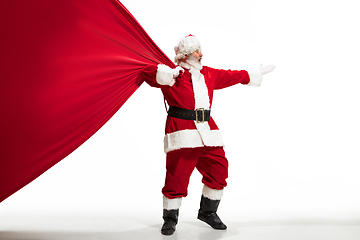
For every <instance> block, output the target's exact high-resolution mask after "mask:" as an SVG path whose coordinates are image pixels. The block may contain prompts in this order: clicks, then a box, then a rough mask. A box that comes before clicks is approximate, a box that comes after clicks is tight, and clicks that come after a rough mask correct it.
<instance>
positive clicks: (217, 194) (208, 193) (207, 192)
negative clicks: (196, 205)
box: [202, 185, 224, 200]
mask: <svg viewBox="0 0 360 240" xmlns="http://www.w3.org/2000/svg"><path fill="white" fill-rule="evenodd" d="M223 193H224V190H223V189H221V190H216V189H211V188H209V187H208V186H206V185H204V188H203V191H202V194H203V195H204V197H207V198H209V199H211V200H221V198H222V196H223Z"/></svg>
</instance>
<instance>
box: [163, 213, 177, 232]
mask: <svg viewBox="0 0 360 240" xmlns="http://www.w3.org/2000/svg"><path fill="white" fill-rule="evenodd" d="M178 217H179V209H173V210H166V209H164V210H163V219H164V224H163V226H162V228H161V233H162V234H164V235H172V234H173V233H174V232H175V229H176V224H177V223H178Z"/></svg>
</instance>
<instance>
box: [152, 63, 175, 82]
mask: <svg viewBox="0 0 360 240" xmlns="http://www.w3.org/2000/svg"><path fill="white" fill-rule="evenodd" d="M156 82H157V83H158V84H160V85H169V86H173V85H174V83H175V79H174V69H172V68H171V67H169V66H166V65H164V64H159V65H158V66H157V71H156Z"/></svg>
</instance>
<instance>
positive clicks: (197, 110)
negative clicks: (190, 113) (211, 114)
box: [195, 108, 205, 123]
mask: <svg viewBox="0 0 360 240" xmlns="http://www.w3.org/2000/svg"><path fill="white" fill-rule="evenodd" d="M199 111H200V112H202V120H199V118H198V112H199ZM195 118H196V123H203V122H205V109H204V108H198V109H196V110H195Z"/></svg>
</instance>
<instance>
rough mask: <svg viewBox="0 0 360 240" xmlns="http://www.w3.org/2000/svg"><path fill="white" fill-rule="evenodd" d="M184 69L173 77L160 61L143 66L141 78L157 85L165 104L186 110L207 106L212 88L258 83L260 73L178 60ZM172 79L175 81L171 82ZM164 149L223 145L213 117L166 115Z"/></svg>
mask: <svg viewBox="0 0 360 240" xmlns="http://www.w3.org/2000/svg"><path fill="white" fill-rule="evenodd" d="M180 66H181V67H182V68H183V69H184V72H183V73H182V74H181V75H180V76H179V77H178V78H176V79H173V71H172V70H171V69H170V68H169V67H167V66H165V65H162V64H159V65H157V66H148V67H147V68H145V69H144V70H143V74H142V75H143V77H144V80H145V81H146V82H147V83H148V84H149V85H150V86H152V87H158V88H161V90H162V93H163V95H164V97H165V100H166V101H167V103H168V104H169V106H174V107H180V108H185V109H190V110H195V109H198V108H204V109H210V108H211V105H212V100H213V92H214V90H215V89H222V88H226V87H229V86H232V85H235V84H238V83H241V84H248V85H254V86H259V85H260V84H261V77H262V75H261V73H260V72H259V71H254V72H252V73H250V72H248V71H245V70H241V71H234V70H219V69H214V68H210V67H206V66H203V67H202V68H201V70H200V69H196V68H193V67H191V66H190V65H189V64H187V63H183V62H181V63H180ZM174 80H175V83H174ZM165 134H166V135H165V138H164V144H165V146H164V148H165V152H166V153H167V152H169V151H172V150H176V149H180V148H195V147H203V146H224V143H223V140H222V137H221V134H220V132H219V128H218V127H217V125H216V124H215V122H214V120H213V118H210V121H208V122H203V123H196V121H191V120H183V119H179V118H173V117H170V116H168V117H167V121H166V127H165Z"/></svg>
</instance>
